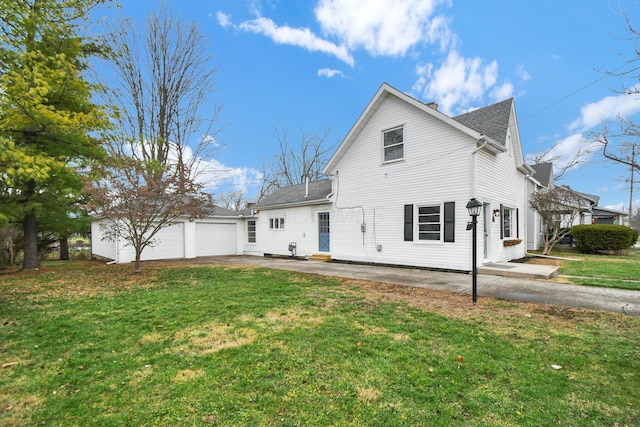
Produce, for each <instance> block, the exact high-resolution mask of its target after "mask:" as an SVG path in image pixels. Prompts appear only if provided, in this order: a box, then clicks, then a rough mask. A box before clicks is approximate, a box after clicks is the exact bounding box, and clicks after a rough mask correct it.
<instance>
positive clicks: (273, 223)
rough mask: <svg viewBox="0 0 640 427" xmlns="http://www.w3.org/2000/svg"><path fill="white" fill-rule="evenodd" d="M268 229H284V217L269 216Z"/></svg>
mask: <svg viewBox="0 0 640 427" xmlns="http://www.w3.org/2000/svg"><path fill="white" fill-rule="evenodd" d="M269 229H271V230H282V229H284V218H269Z"/></svg>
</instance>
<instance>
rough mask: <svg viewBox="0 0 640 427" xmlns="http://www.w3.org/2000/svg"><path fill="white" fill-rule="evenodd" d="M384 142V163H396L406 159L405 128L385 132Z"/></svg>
mask: <svg viewBox="0 0 640 427" xmlns="http://www.w3.org/2000/svg"><path fill="white" fill-rule="evenodd" d="M382 140H383V141H382V149H383V151H384V163H388V162H395V161H398V160H402V159H403V158H404V127H403V126H400V127H397V128H394V129H389V130H386V131H384V132H383V138H382Z"/></svg>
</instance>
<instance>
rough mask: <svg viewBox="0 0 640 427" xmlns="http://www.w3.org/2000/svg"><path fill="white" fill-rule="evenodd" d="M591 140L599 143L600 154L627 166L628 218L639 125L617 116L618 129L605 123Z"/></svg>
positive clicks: (639, 165)
mask: <svg viewBox="0 0 640 427" xmlns="http://www.w3.org/2000/svg"><path fill="white" fill-rule="evenodd" d="M592 141H593V142H595V143H597V144H599V145H600V147H601V149H602V155H603V156H604V157H605V158H606V159H608V160H610V161H612V162H614V163H619V164H622V165H625V166H627V167H628V168H629V178H628V182H629V218H631V214H632V213H633V186H634V181H635V179H634V178H635V174H636V172H638V171H640V161H639V160H638V156H640V126H639V125H637V124H636V123H634V122H632V121H631V120H630V119H626V118H622V117H619V118H618V131H617V132H613V131H611V130H610V128H609V126H608V125H607V124H606V123H605V124H603V125H602V132H601V133H593V134H592Z"/></svg>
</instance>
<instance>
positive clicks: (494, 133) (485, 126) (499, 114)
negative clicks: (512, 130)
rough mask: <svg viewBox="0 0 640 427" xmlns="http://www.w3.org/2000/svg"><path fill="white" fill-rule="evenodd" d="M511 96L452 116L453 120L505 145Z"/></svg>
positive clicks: (511, 103) (511, 101) (511, 102)
mask: <svg viewBox="0 0 640 427" xmlns="http://www.w3.org/2000/svg"><path fill="white" fill-rule="evenodd" d="M512 105H513V98H509V99H507V100H504V101H501V102H498V103H496V104H493V105H489V106H486V107H483V108H479V109H477V110H474V111H470V112H468V113H464V114H460V115H459V116H456V117H453V120H455V121H457V122H458V123H461V124H463V125H465V126H466V127H468V128H470V129H473V130H475V131H476V132H480V133H481V134H483V135H486V136H488V137H489V138H491V139H493V140H494V141H495V142H497V143H498V144H500V145H505V142H506V140H507V130H508V129H509V118H510V116H511V106H512Z"/></svg>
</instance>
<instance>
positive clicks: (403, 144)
mask: <svg viewBox="0 0 640 427" xmlns="http://www.w3.org/2000/svg"><path fill="white" fill-rule="evenodd" d="M405 128H406V126H405V124H404V123H403V124H401V125H398V126H394V127H391V128H388V129H384V130H382V132H381V133H380V134H381V137H380V138H381V142H380V146H381V149H382V164H383V165H386V164H391V163H396V162H401V161H404V159H405V155H406V151H405V148H406V144H405V141H406V132H405V131H406V129H405ZM398 129H402V142H400V143H396V144H392V145H389V146H385V145H384V136H385V134H387V133H388V132H393V131H395V130H398ZM398 146H402V157H399V158H397V159H391V160H387V157H386V150H387V149H388V148H392V147H398Z"/></svg>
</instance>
